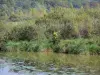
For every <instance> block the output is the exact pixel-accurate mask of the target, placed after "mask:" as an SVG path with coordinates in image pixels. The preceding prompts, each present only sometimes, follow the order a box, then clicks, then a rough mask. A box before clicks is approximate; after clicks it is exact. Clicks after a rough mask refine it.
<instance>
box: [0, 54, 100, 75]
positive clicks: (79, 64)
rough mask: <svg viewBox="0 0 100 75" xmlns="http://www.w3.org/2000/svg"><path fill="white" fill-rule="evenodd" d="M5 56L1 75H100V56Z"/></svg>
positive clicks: (0, 62)
mask: <svg viewBox="0 0 100 75" xmlns="http://www.w3.org/2000/svg"><path fill="white" fill-rule="evenodd" d="M3 54H4V53H3ZM3 54H2V53H1V55H2V56H0V57H2V58H1V59H0V75H100V56H81V55H64V54H52V53H50V54H47V55H46V54H44V53H26V52H25V53H24V52H23V53H14V52H13V53H5V54H4V56H3ZM4 57H5V58H4Z"/></svg>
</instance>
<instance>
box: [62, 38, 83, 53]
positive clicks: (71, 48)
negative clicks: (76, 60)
mask: <svg viewBox="0 0 100 75" xmlns="http://www.w3.org/2000/svg"><path fill="white" fill-rule="evenodd" d="M62 49H63V51H64V52H65V53H67V54H80V53H82V52H84V51H85V49H84V42H83V41H82V40H77V41H76V40H72V41H71V40H70V41H67V42H66V44H65V45H64V46H63V48H62Z"/></svg>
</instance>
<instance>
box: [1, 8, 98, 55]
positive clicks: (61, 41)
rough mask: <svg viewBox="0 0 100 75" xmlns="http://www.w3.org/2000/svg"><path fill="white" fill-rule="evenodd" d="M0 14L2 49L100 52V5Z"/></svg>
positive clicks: (67, 52) (31, 9) (73, 52)
mask: <svg viewBox="0 0 100 75" xmlns="http://www.w3.org/2000/svg"><path fill="white" fill-rule="evenodd" d="M0 18H1V20H0V51H9V52H10V51H26V52H31V51H33V52H42V51H47V52H49V51H50V52H55V53H66V54H90V55H95V54H97V55H99V54H100V8H99V7H95V8H84V7H81V8H74V7H71V8H66V7H55V8H51V9H50V11H49V12H47V11H46V9H42V8H41V9H39V10H37V9H35V8H30V10H28V11H26V12H24V11H21V10H20V11H16V12H12V13H11V14H10V15H9V16H7V15H5V16H3V17H0Z"/></svg>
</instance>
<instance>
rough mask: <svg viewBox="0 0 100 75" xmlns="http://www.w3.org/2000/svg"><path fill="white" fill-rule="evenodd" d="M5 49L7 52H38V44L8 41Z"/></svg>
mask: <svg viewBox="0 0 100 75" xmlns="http://www.w3.org/2000/svg"><path fill="white" fill-rule="evenodd" d="M6 48H7V50H8V51H27V52H30V51H33V52H38V51H39V50H40V49H39V44H38V43H36V42H28V41H20V42H14V41H9V42H8V43H7V44H6Z"/></svg>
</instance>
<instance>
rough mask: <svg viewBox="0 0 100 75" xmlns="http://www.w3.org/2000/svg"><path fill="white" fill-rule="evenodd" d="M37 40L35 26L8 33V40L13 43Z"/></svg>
mask: <svg viewBox="0 0 100 75" xmlns="http://www.w3.org/2000/svg"><path fill="white" fill-rule="evenodd" d="M36 38H37V32H36V30H35V29H34V28H33V26H23V27H21V26H20V27H14V28H13V29H12V30H11V32H9V33H8V40H13V41H20V40H22V41H25V40H27V41H30V40H35V39H36Z"/></svg>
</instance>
